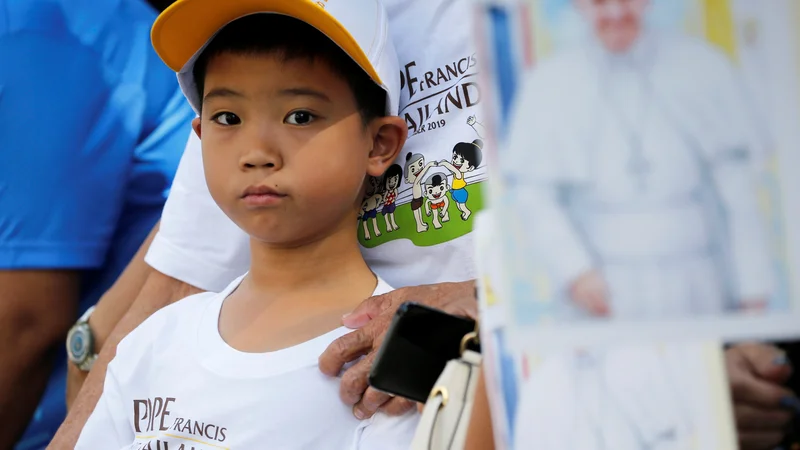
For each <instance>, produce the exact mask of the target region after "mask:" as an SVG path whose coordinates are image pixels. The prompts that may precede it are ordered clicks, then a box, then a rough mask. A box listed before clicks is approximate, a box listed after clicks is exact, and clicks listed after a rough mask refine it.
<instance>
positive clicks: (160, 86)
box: [0, 0, 194, 450]
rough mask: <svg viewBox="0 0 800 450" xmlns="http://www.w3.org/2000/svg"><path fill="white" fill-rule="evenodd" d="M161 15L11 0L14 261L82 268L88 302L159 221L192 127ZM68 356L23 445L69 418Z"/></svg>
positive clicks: (9, 241) (8, 253)
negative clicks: (159, 42)
mask: <svg viewBox="0 0 800 450" xmlns="http://www.w3.org/2000/svg"><path fill="white" fill-rule="evenodd" d="M155 17H156V12H155V11H154V10H153V9H152V8H151V7H150V6H149V5H148V4H146V3H145V2H144V1H143V0H102V1H96V0H0V270H14V269H53V268H64V269H67V268H69V269H79V270H81V273H82V284H81V290H82V293H81V299H80V308H79V309H80V312H82V311H84V310H85V309H86V308H87V307H89V306H90V305H92V304H94V303H96V301H97V300H98V298H99V297H100V295H102V293H103V292H104V291H105V290H106V289H108V288H109V287H110V286H111V284H112V283H113V282H114V280H115V279H116V278H117V276H118V275H119V274H120V273H121V272H122V270H123V269H124V267H125V266H126V265H127V263H128V262H129V261H130V259H131V258H132V256H133V255H134V254H135V252H136V250H137V249H138V247H139V245H140V244H141V243H142V241H143V240H144V238H145V237H146V236H147V233H148V232H149V230H150V229H151V228H152V227H153V225H154V224H155V223H156V221H157V220H158V218H159V216H160V213H161V209H162V207H163V205H164V201H165V200H166V196H167V192H168V189H169V186H170V184H171V181H172V178H173V176H174V174H175V170H176V169H177V166H178V161H179V159H180V155H181V153H182V151H183V148H184V145H185V144H186V139H187V138H188V133H189V131H190V129H191V128H190V121H191V119H192V118H193V117H194V114H193V112H192V110H191V108H190V107H189V106H188V104H187V103H186V101H185V100H184V98H183V95H182V94H181V92H180V90H179V88H178V84H177V81H176V78H175V74H174V73H173V72H172V71H170V70H169V69H168V68H167V67H166V66H164V65H163V63H162V62H161V61H160V60H159V59H158V57H157V56H156V54H155V52H154V51H153V50H152V46H151V45H150V37H149V36H150V27H151V25H152V23H153V21H154V20H155ZM76 320H77V316H76ZM59 354H60V356H59V360H58V361H57V366H56V367H57V368H56V370H55V371H54V373H53V374H52V377H51V379H50V381H49V384H48V386H47V389H46V392H45V394H44V397H43V399H42V402H41V404H40V405H39V408H38V410H37V411H36V413H35V416H34V419H33V420H32V421H31V423H30V424H29V426H28V429H27V431H26V432H25V436H24V438H23V439H22V441H20V442H19V443H18V444H17V447H16V448H17V449H20V450H21V449H34V448H44V446H45V445H46V444H47V443H48V442H49V441H50V440H51V439H52V436H53V434H54V433H55V431H56V430H57V428H58V426H59V425H60V423H61V421H62V420H63V418H64V415H65V411H66V408H65V405H64V395H65V373H66V359H65V355H64V352H63V351H61V352H59Z"/></svg>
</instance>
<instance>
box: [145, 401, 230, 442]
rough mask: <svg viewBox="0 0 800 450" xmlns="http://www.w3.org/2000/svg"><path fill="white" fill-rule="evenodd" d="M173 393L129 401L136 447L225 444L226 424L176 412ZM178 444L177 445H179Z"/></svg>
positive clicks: (226, 437)
mask: <svg viewBox="0 0 800 450" xmlns="http://www.w3.org/2000/svg"><path fill="white" fill-rule="evenodd" d="M176 403H177V400H176V399H175V398H174V397H154V398H146V399H137V400H134V401H133V417H132V419H133V420H132V424H133V429H134V431H136V440H135V441H134V443H133V445H131V448H133V449H136V450H170V449H174V450H206V449H208V450H211V449H220V448H228V447H227V445H226V444H225V441H226V440H227V439H228V436H227V434H226V433H227V432H228V428H226V427H224V426H221V425H218V424H215V423H212V422H208V421H205V420H196V419H193V418H188V417H181V416H179V415H176V414H175V413H174V412H173V411H174V407H175V405H176ZM179 444H180V445H179Z"/></svg>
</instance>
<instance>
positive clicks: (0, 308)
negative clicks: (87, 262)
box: [0, 270, 80, 448]
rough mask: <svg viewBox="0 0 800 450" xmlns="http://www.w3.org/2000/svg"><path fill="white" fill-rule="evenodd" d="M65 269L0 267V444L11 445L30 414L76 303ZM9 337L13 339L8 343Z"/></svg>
mask: <svg viewBox="0 0 800 450" xmlns="http://www.w3.org/2000/svg"><path fill="white" fill-rule="evenodd" d="M79 281H80V278H79V275H78V273H77V272H74V271H68V270H63V271H62V270H17V271H9V270H2V271H0V342H4V343H7V345H3V346H0V362H2V364H3V370H2V371H0V423H2V424H3V426H2V427H0V448H11V447H13V445H14V443H15V442H16V440H17V439H18V438H19V435H20V434H21V433H22V431H23V430H24V429H25V426H26V425H27V423H28V420H30V418H31V416H32V415H33V412H34V410H35V409H36V405H37V403H38V402H39V398H40V397H41V395H42V392H43V391H44V387H45V385H46V383H47V379H48V376H49V374H50V370H51V368H52V367H51V362H50V361H49V358H48V356H50V355H52V353H53V352H54V351H58V350H61V345H62V343H63V342H64V341H63V338H64V335H65V334H66V332H67V330H68V329H69V326H70V324H71V322H72V318H73V317H74V315H75V311H76V310H77V304H78V292H79V285H80V283H79ZM12 343H13V345H12Z"/></svg>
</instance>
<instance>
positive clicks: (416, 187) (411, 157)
mask: <svg viewBox="0 0 800 450" xmlns="http://www.w3.org/2000/svg"><path fill="white" fill-rule="evenodd" d="M435 165H436V162H435V161H431V162H429V163H428V164H425V157H424V156H422V155H421V154H419V153H408V154H407V155H406V171H405V172H406V182H407V183H408V184H410V185H411V212H412V213H413V214H414V220H415V221H416V222H417V233H423V232H425V231H428V224H427V223H425V222H424V221H423V220H422V210H421V209H420V208H422V203H423V199H422V177H424V176H425V174H426V173H428V170H430V168H431V167H433V166H435Z"/></svg>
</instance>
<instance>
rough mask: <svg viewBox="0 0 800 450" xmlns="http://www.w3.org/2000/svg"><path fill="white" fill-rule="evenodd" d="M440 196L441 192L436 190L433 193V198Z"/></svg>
mask: <svg viewBox="0 0 800 450" xmlns="http://www.w3.org/2000/svg"><path fill="white" fill-rule="evenodd" d="M441 196H442V193H441V192H437V193H435V194H433V198H439V197H441Z"/></svg>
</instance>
